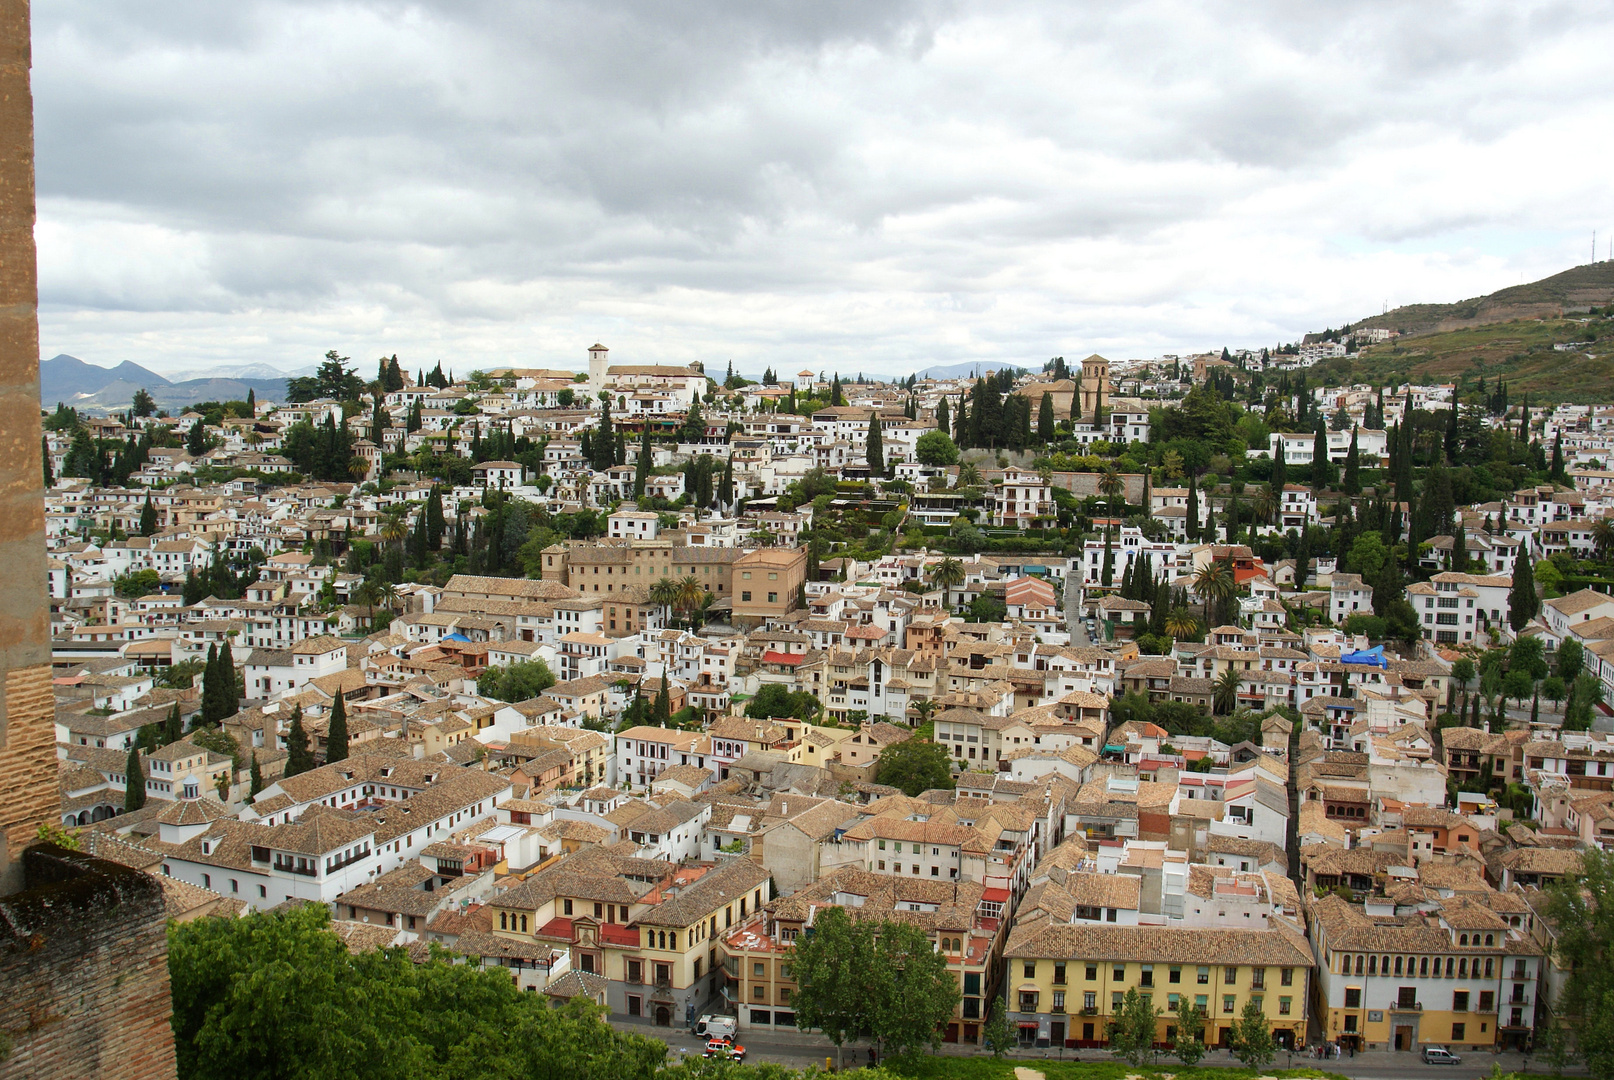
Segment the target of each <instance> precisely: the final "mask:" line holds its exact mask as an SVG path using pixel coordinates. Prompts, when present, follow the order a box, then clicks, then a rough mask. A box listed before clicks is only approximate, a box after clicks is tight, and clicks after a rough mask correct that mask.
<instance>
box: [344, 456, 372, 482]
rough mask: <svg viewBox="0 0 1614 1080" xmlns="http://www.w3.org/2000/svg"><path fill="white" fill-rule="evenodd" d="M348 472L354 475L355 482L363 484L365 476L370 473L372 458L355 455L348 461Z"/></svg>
mask: <svg viewBox="0 0 1614 1080" xmlns="http://www.w3.org/2000/svg"><path fill="white" fill-rule="evenodd" d="M347 473H348V475H349V476H351V477H353V482H354V483H355V484H362V483H363V482H364V478H365V477H366V476H369V475H370V460H369V459H368V458H362V457H357V456H355V457H354V458H353V460H352V461H349V462H348V463H347Z"/></svg>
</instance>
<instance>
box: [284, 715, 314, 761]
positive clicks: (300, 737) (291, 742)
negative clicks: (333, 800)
mask: <svg viewBox="0 0 1614 1080" xmlns="http://www.w3.org/2000/svg"><path fill="white" fill-rule="evenodd" d="M313 767H314V756H313V755H312V754H310V753H309V752H308V732H306V731H304V730H303V707H302V706H301V705H298V706H296V707H295V708H293V709H292V711H291V727H290V728H288V729H287V730H286V771H285V773H284V774H283V775H285V776H296V775H297V774H298V773H305V772H307V771H308V770H309V769H312V768H313Z"/></svg>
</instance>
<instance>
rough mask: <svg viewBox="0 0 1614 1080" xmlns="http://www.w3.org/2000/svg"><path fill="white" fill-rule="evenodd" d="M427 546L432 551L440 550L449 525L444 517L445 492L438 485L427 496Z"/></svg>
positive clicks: (433, 486)
mask: <svg viewBox="0 0 1614 1080" xmlns="http://www.w3.org/2000/svg"><path fill="white" fill-rule="evenodd" d="M424 516H425V518H426V547H427V549H428V550H431V551H439V550H441V549H442V546H443V530H444V529H445V528H446V527H447V526H446V523H445V521H444V519H443V492H442V489H441V488H439V487H438V486H437V485H435V484H433V485H432V490H431V494H430V495H428V496H426V513H425V515H424Z"/></svg>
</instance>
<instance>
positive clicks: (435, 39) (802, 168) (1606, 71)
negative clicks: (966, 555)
mask: <svg viewBox="0 0 1614 1080" xmlns="http://www.w3.org/2000/svg"><path fill="white" fill-rule="evenodd" d="M33 18H34V93H35V98H36V108H37V143H38V190H39V226H38V238H39V263H40V300H41V311H40V324H41V325H40V336H41V350H42V352H43V354H44V355H45V356H47V357H48V356H52V355H55V354H56V353H58V352H68V353H72V354H74V355H76V356H79V357H81V358H82V359H85V360H88V361H90V362H92V363H99V364H103V365H107V366H110V365H113V364H116V363H118V362H120V361H122V360H134V361H136V362H138V363H141V364H145V365H147V366H149V367H151V368H153V369H156V370H160V371H165V372H174V371H194V370H198V369H208V368H215V367H218V366H220V365H226V364H236V363H267V364H271V365H274V366H278V367H281V368H297V367H303V366H306V365H309V364H312V363H314V362H315V361H317V359H318V358H319V357H320V355H321V354H323V353H324V351H325V350H326V349H328V348H336V349H338V350H340V351H341V352H342V353H344V354H346V355H351V356H353V357H354V358H355V359H356V360H362V361H363V364H362V365H361V370H364V371H365V372H366V373H368V371H370V370H372V369H373V366H374V360H375V357H377V356H378V355H381V354H383V353H394V352H396V353H397V354H398V356H399V357H400V359H401V360H402V361H403V362H404V363H405V364H406V365H407V366H411V367H418V366H421V365H426V366H430V364H432V363H434V362H435V361H436V360H437V359H439V358H441V359H442V360H443V361H444V363H445V366H450V367H453V368H455V369H456V370H469V369H471V368H473V367H485V366H490V365H493V364H504V363H515V364H528V365H536V364H543V365H548V364H566V365H579V366H580V365H582V364H583V362H584V360H585V356H584V350H585V349H586V348H587V346H588V345H589V344H591V343H592V342H594V341H595V340H599V341H602V342H604V343H605V344H606V345H608V346H609V347H610V348H611V350H612V358H613V359H614V360H616V361H618V362H635V361H637V362H648V361H666V362H676V363H688V362H690V361H692V360H701V361H704V362H705V363H706V365H707V368H708V370H710V369H711V368H712V367H713V366H716V367H717V368H719V369H721V367H722V366H723V365H724V364H725V363H726V362H727V361H728V360H730V359H732V360H733V361H734V362H735V363H736V365H737V366H738V367H740V368H741V369H742V370H745V371H752V372H760V371H761V369H762V367H763V366H764V365H766V364H773V365H775V366H776V367H778V368H779V369H780V370H781V371H782V372H783V371H787V370H788V371H795V370H798V369H799V368H800V367H802V366H807V367H811V368H814V369H820V368H821V369H825V370H839V371H841V372H845V373H855V372H857V371H865V372H871V373H873V372H879V373H885V374H904V373H907V372H909V371H913V370H917V369H918V368H921V367H925V366H927V365H930V364H934V363H955V362H959V361H975V360H1005V361H1012V362H1015V363H1020V364H1026V365H1033V364H1040V363H1041V362H1042V361H1044V360H1046V359H1047V358H1048V357H1050V356H1053V355H1056V354H1062V355H1065V356H1067V357H1072V358H1074V357H1078V356H1084V355H1087V354H1088V353H1090V352H1095V351H1097V352H1102V353H1104V354H1106V355H1108V356H1111V357H1115V358H1123V357H1130V356H1153V355H1158V354H1159V353H1162V352H1177V351H1187V350H1196V349H1201V348H1209V347H1220V346H1221V345H1223V344H1229V345H1233V346H1235V347H1236V346H1239V345H1252V346H1258V345H1262V344H1271V343H1276V342H1278V341H1283V340H1293V339H1294V338H1296V337H1297V336H1298V335H1299V334H1301V333H1303V332H1305V331H1306V330H1309V329H1321V328H1322V327H1323V326H1325V325H1330V324H1332V325H1338V324H1339V323H1341V322H1344V321H1347V320H1350V319H1354V318H1360V317H1362V316H1365V315H1369V314H1375V313H1377V312H1379V311H1380V310H1381V309H1382V307H1383V306H1384V305H1385V304H1386V303H1388V304H1389V305H1391V306H1394V305H1396V304H1400V303H1413V302H1420V301H1449V300H1457V299H1462V298H1465V297H1468V296H1474V295H1478V294H1481V293H1485V292H1489V291H1492V290H1494V289H1497V288H1500V287H1502V286H1506V285H1510V284H1517V283H1518V282H1519V281H1521V280H1533V279H1535V278H1538V277H1542V276H1545V275H1547V274H1549V273H1554V272H1556V271H1558V270H1561V269H1564V268H1566V267H1568V266H1571V265H1574V264H1577V263H1582V262H1585V261H1587V259H1588V258H1589V257H1590V243H1591V231H1592V230H1593V229H1598V230H1599V245H1598V246H1599V248H1600V249H1602V251H1603V253H1604V257H1605V258H1606V257H1607V250H1608V249H1607V241H1608V239H1609V230H1610V229H1611V228H1614V205H1611V199H1610V197H1609V179H1608V178H1609V176H1610V175H1614V169H1611V168H1610V165H1611V160H1610V159H1611V156H1614V153H1611V151H1610V150H1609V148H1608V143H1609V139H1608V133H1609V132H1610V131H1614V92H1611V91H1614V60H1611V58H1614V5H1610V4H1607V3H1596V2H1593V3H1529V2H1521V0H1500V2H1495V3H1488V2H1474V3H1464V4H1442V3H1437V2H1434V0H1422V2H1419V3H1413V4H1408V3H1404V2H1396V0H1384V2H1350V0H1330V2H1328V3H1295V2H1293V0H1288V2H1262V0H1239V2H1237V3H1227V4H1216V3H1140V4H1120V3H1103V4H1090V3H1080V4H1079V3H1073V2H1071V0H1064V2H1057V3H1056V2H1043V3H1023V4H1012V3H1011V4H1005V3H1003V2H1001V0H997V2H981V3H973V2H970V0H958V2H956V3H924V2H918V0H915V2H905V0H897V2H885V3H882V2H879V0H796V2H791V3H786V2H782V0H695V2H693V3H669V2H667V0H630V2H616V3H611V2H608V0H588V2H582V0H575V2H565V0H554V2H543V0H540V2H530V3H528V2H523V0H498V2H494V0H442V2H426V3H411V4H405V3H386V2H364V0H352V2H346V3H297V2H285V0H263V2H255V0H229V2H227V3H219V2H218V0H195V2H179V0H147V2H144V3H138V4H134V3H122V4H107V3H104V2H101V0H95V2H91V0H53V2H51V3H48V4H35V5H34V8H33Z"/></svg>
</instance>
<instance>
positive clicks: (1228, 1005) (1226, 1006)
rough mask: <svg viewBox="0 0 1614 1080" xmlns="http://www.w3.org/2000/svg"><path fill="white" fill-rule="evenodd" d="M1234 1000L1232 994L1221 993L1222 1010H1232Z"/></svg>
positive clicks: (1228, 1011)
mask: <svg viewBox="0 0 1614 1080" xmlns="http://www.w3.org/2000/svg"><path fill="white" fill-rule="evenodd" d="M1235 1000H1236V999H1235V998H1234V996H1233V995H1232V994H1223V995H1222V1011H1223V1012H1225V1013H1230V1012H1232V1011H1233V1002H1234V1001H1235Z"/></svg>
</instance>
